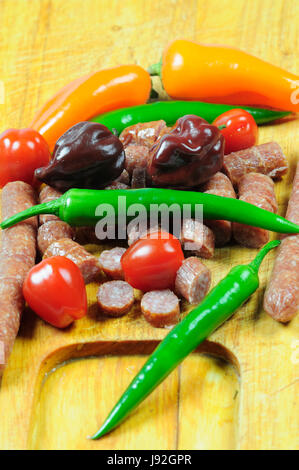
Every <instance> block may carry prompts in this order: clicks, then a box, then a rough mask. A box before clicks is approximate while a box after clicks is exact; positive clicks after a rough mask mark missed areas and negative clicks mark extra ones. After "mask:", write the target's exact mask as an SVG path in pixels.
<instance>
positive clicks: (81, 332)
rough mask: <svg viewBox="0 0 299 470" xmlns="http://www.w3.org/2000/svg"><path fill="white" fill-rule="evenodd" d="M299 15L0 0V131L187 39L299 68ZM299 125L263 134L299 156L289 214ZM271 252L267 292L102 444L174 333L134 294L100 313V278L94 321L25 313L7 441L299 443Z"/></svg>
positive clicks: (231, 250)
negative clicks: (268, 310) (271, 307)
mask: <svg viewBox="0 0 299 470" xmlns="http://www.w3.org/2000/svg"><path fill="white" fill-rule="evenodd" d="M25 3H26V8H24V4H25ZM298 18H299V4H298V2H297V1H296V0H275V1H273V0H251V1H250V2H248V1H246V0H222V2H221V6H220V5H219V2H218V1H216V0H210V1H209V2H206V1H204V0H200V1H195V0H194V1H191V0H190V1H186V0H179V1H172V0H164V1H163V2H149V1H146V0H139V1H138V2H137V1H134V0H130V1H116V0H114V1H113V0H109V1H108V0H85V1H84V2H82V1H81V0H64V1H63V2H61V1H60V0H30V2H29V1H26V2H24V0H1V1H0V80H3V84H1V87H2V88H5V90H4V91H5V102H4V104H0V126H1V127H0V131H2V130H4V129H6V128H8V127H25V126H28V125H29V123H30V120H31V119H32V117H33V115H34V112H35V111H36V109H37V108H38V107H39V106H40V105H41V104H43V103H44V102H45V100H46V99H48V98H49V97H50V96H51V94H52V93H53V92H55V91H56V90H57V89H58V88H59V87H60V86H62V85H64V84H65V83H66V82H68V81H69V80H72V79H73V78H75V77H77V76H79V75H83V74H85V73H88V72H89V71H90V70H94V69H98V68H102V67H107V66H112V65H116V64H121V63H132V62H134V63H135V62H136V63H138V64H140V65H144V66H148V65H149V64H150V63H152V62H155V61H157V60H158V59H159V57H160V54H161V52H162V49H163V47H164V45H165V44H166V43H167V42H168V41H169V40H172V39H175V38H177V37H185V38H190V39H195V40H200V41H202V42H206V43H222V44H227V45H232V46H238V47H240V48H242V49H245V50H247V51H248V52H251V53H253V54H256V55H258V56H260V57H262V58H264V59H266V60H269V61H271V62H273V63H275V64H277V65H281V66H283V67H285V68H287V69H289V70H290V71H293V72H297V73H298V71H299V60H298V55H297V56H296V51H298V50H299V39H298ZM2 88H1V89H2ZM0 102H1V101H0ZM298 123H299V121H298V120H297V121H289V122H285V123H283V124H279V125H276V126H265V127H263V128H261V130H260V143H263V142H267V141H271V140H276V141H277V142H279V143H280V144H281V146H282V147H283V149H284V151H285V153H286V155H287V157H288V160H289V163H290V170H289V173H288V175H287V176H286V177H285V178H284V181H283V182H282V183H279V184H277V185H276V192H277V197H278V201H279V211H280V213H281V214H284V213H285V209H286V204H287V200H288V197H289V194H290V190H291V182H292V178H293V176H294V169H295V164H296V162H297V160H298V154H299V150H298V129H299V124H298ZM103 248H105V247H104V246H102V247H100V249H103ZM89 249H91V250H95V251H99V248H97V247H95V246H90V247H89ZM255 253H256V251H255V250H248V249H245V248H240V247H238V246H233V245H232V246H229V247H226V248H224V249H221V250H216V255H215V257H214V259H213V260H211V261H209V262H207V265H208V266H209V267H210V268H211V269H212V272H213V284H216V283H217V282H218V281H219V280H220V279H221V278H222V277H223V276H225V274H226V273H227V272H228V270H229V269H230V268H231V267H232V266H233V265H235V264H239V263H246V262H248V261H249V260H250V259H252V257H253V256H254V255H255ZM273 256H274V254H273V253H271V254H270V255H269V256H268V257H267V259H266V260H265V261H264V263H263V266H262V269H261V285H260V288H259V290H258V291H257V292H256V293H255V294H254V295H253V296H252V298H251V299H250V301H249V302H248V303H247V304H246V305H245V306H244V307H243V308H241V309H240V310H239V311H238V313H237V314H236V315H235V316H234V317H233V319H232V320H230V321H229V322H227V323H226V324H225V325H223V326H222V327H221V328H220V329H219V330H218V331H216V332H215V333H214V334H213V335H212V336H211V337H210V339H209V341H208V342H206V343H205V344H204V345H203V346H202V348H201V349H200V350H199V351H197V352H196V353H194V354H192V355H191V356H190V357H189V358H187V359H186V361H185V362H184V363H183V364H182V365H181V366H180V367H179V368H178V369H177V370H175V371H174V372H173V373H172V374H171V375H170V377H169V378H168V379H167V380H166V381H165V382H164V383H163V384H162V385H161V386H160V387H159V388H158V389H157V390H156V391H155V392H154V393H153V394H152V395H151V396H150V397H149V398H148V399H147V400H146V401H145V402H144V403H143V404H142V405H141V406H140V407H139V408H138V409H137V410H136V411H135V412H134V413H133V414H132V415H131V416H130V418H129V419H128V420H127V421H126V422H125V423H124V424H123V425H122V426H121V427H120V428H118V429H117V430H116V431H115V432H113V433H112V434H110V435H109V436H107V437H105V438H104V439H102V440H100V441H97V442H92V441H90V440H88V439H87V438H86V437H87V436H88V435H90V434H92V433H93V432H95V431H96V429H97V428H98V427H99V426H100V425H101V423H102V422H103V420H104V418H105V417H106V415H107V413H108V412H109V411H110V409H111V407H112V406H113V404H114V403H115V401H116V400H117V399H118V397H119V396H120V394H121V393H122V391H123V390H124V389H125V387H126V385H127V384H128V383H129V382H130V380H131V379H132V378H133V376H134V374H135V373H136V372H137V371H138V369H139V368H140V367H141V365H142V364H143V363H144V361H145V359H146V357H147V355H148V354H149V353H150V352H151V351H152V350H153V349H154V348H155V346H156V345H157V344H158V342H159V340H161V339H162V338H163V337H164V336H165V334H166V333H167V330H163V329H155V328H152V327H151V326H149V325H148V324H147V323H146V322H145V321H144V319H143V318H142V316H141V314H140V309H139V304H138V301H137V302H136V305H135V307H134V309H133V310H132V311H131V312H130V314H129V315H127V316H125V317H123V318H120V319H107V318H105V317H103V316H101V315H100V314H99V312H98V311H97V307H96V305H95V294H96V289H97V286H96V285H89V286H88V298H89V313H88V316H87V318H84V319H82V320H80V321H78V322H77V323H76V324H75V325H74V326H73V327H72V328H70V329H68V330H67V331H58V330H56V329H54V328H52V327H51V326H48V325H45V324H44V323H43V322H42V321H40V320H39V319H38V318H37V317H36V316H34V315H33V314H32V313H31V312H30V311H26V312H25V314H24V316H23V319H22V326H21V330H20V334H19V337H18V339H17V341H16V343H15V347H14V350H13V353H12V355H11V358H10V361H9V365H8V367H7V369H6V371H5V374H4V377H3V380H2V385H1V388H0V410H1V411H0V416H1V419H0V448H1V449H171V450H173V449H294V448H298V447H299V445H298V435H299V433H298V414H299V413H298V403H297V397H298V364H299V341H298V323H299V322H298V318H297V319H295V320H293V321H292V322H291V323H290V324H288V325H281V324H278V323H276V322H275V321H273V320H272V319H271V318H269V317H268V316H267V315H266V314H265V312H264V311H263V308H262V301H263V294H264V289H265V286H266V283H267V280H268V279H269V275H270V272H271V268H272V262H273ZM183 309H184V311H186V310H187V306H186V305H183Z"/></svg>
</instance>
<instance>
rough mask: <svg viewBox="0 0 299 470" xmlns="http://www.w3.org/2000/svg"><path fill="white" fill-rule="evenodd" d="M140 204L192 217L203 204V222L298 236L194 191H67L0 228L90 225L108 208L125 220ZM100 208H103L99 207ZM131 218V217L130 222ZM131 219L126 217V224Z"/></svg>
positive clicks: (261, 214)
mask: <svg viewBox="0 0 299 470" xmlns="http://www.w3.org/2000/svg"><path fill="white" fill-rule="evenodd" d="M136 203H138V204H142V205H143V206H144V208H145V209H146V211H147V212H148V213H149V212H150V210H151V207H152V205H153V204H156V205H158V206H160V205H161V204H163V205H165V204H166V205H167V206H168V208H170V207H171V206H172V205H173V204H177V205H178V206H179V207H180V209H181V210H182V211H183V210H184V206H186V205H187V206H189V207H190V209H191V216H194V214H195V213H196V206H198V205H199V204H202V206H203V217H204V218H205V219H215V220H231V221H234V222H239V223H241V224H246V225H252V226H254V227H261V228H264V229H266V230H272V231H273V232H280V233H299V226H298V225H296V224H294V223H293V222H290V221H289V220H287V219H284V218H283V217H281V216H280V215H277V214H274V213H273V212H269V211H266V210H264V209H261V208H260V207H257V206H254V205H253V204H249V203H248V202H244V201H241V200H239V199H232V198H228V197H221V196H216V195H214V194H206V193H200V192H195V191H177V190H174V189H159V188H145V189H129V190H128V189H115V190H113V191H109V190H105V189H103V190H97V189H70V190H69V191H67V192H66V193H65V194H64V195H63V196H61V197H60V198H59V199H56V200H55V201H51V202H47V203H44V204H39V205H37V206H33V207H31V208H30V209H27V210H25V211H23V212H20V213H19V214H16V215H14V216H13V217H11V218H9V219H7V220H5V221H3V222H2V223H1V224H0V228H2V229H5V228H8V227H11V226H12V225H15V224H17V223H18V222H21V221H22V220H25V219H28V218H30V217H32V216H34V215H39V214H55V215H57V216H58V217H59V218H60V219H61V220H63V221H64V222H67V223H68V224H70V225H73V226H84V225H93V226H95V225H96V223H97V222H98V221H99V220H100V219H101V218H102V217H104V215H103V214H102V212H101V211H99V210H97V208H98V207H99V206H101V205H103V204H109V205H110V206H111V208H112V209H113V212H114V215H115V217H118V216H126V214H127V212H126V211H127V208H128V207H129V206H133V204H136ZM102 208H103V206H102ZM132 218H134V217H133V216H132V217H131V219H132ZM129 219H130V218H129V217H128V220H129Z"/></svg>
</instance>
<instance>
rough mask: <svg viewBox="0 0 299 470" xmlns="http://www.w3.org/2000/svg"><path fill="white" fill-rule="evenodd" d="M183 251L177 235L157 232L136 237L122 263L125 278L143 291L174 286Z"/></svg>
mask: <svg viewBox="0 0 299 470" xmlns="http://www.w3.org/2000/svg"><path fill="white" fill-rule="evenodd" d="M183 259H184V254H183V251H182V248H181V244H180V242H179V240H178V239H177V238H175V237H174V236H173V235H171V234H169V233H167V232H162V231H161V232H154V233H151V234H150V235H147V236H146V237H145V238H141V239H139V240H137V241H136V242H135V243H133V245H131V246H130V248H129V249H128V250H127V251H126V252H125V253H124V255H123V257H122V259H121V264H122V268H123V271H124V274H125V280H126V281H127V282H128V283H129V284H130V285H131V286H132V287H135V288H136V289H140V290H142V291H144V292H146V291H150V290H155V289H167V288H170V289H171V288H173V286H174V281H175V276H176V273H177V270H178V269H179V267H180V266H181V264H182V262H183Z"/></svg>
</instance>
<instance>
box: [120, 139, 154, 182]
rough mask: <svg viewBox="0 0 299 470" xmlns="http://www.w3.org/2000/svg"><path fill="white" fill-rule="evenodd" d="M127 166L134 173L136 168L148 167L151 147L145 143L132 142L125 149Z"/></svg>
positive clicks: (130, 172)
mask: <svg viewBox="0 0 299 470" xmlns="http://www.w3.org/2000/svg"><path fill="white" fill-rule="evenodd" d="M125 154H126V161H125V168H126V170H127V172H128V173H129V175H132V173H133V171H134V169H135V168H144V169H146V168H147V163H148V157H149V149H148V147H146V146H145V145H137V144H130V145H128V146H127V147H126V149H125Z"/></svg>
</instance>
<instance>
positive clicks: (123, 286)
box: [97, 281, 134, 317]
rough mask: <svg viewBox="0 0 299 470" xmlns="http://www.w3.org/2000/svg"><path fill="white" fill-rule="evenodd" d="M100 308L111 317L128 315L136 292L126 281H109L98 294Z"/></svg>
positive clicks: (102, 285)
mask: <svg viewBox="0 0 299 470" xmlns="http://www.w3.org/2000/svg"><path fill="white" fill-rule="evenodd" d="M97 301H98V306H99V308H100V309H101V311H102V312H104V313H105V314H106V315H109V316H111V317H120V316H122V315H124V314H126V313H127V312H128V311H129V310H130V309H131V307H132V306H133V303H134V290H133V287H131V286H130V284H128V283H127V282H125V281H109V282H105V283H104V284H101V285H100V287H99V290H98V293H97Z"/></svg>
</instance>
